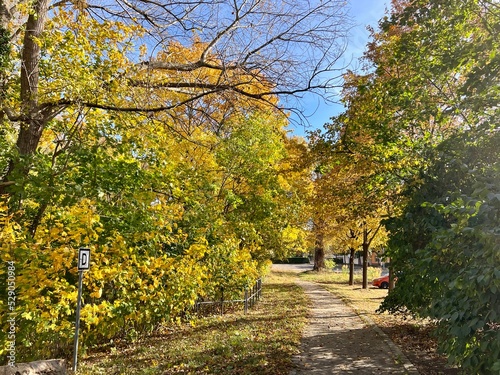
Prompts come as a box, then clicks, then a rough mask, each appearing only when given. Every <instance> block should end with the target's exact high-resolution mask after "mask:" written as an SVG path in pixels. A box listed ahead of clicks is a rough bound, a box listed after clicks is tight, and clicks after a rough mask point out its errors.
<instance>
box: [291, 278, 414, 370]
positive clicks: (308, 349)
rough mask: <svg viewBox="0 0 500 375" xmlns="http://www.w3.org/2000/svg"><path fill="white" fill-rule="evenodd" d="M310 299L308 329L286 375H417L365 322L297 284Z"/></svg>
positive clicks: (329, 297) (323, 294) (335, 301)
mask: <svg viewBox="0 0 500 375" xmlns="http://www.w3.org/2000/svg"><path fill="white" fill-rule="evenodd" d="M297 283H298V284H299V285H300V286H301V287H302V288H304V290H305V292H306V294H307V295H308V296H309V297H310V298H311V301H312V304H313V306H312V311H311V313H310V314H311V317H310V321H309V325H308V326H307V327H306V330H305V332H304V335H303V339H302V343H301V348H300V350H301V353H300V354H299V355H297V356H295V357H294V358H293V363H294V369H293V370H292V371H291V373H290V375H302V374H311V375H314V374H316V375H326V374H356V375H369V374H376V375H386V374H387V375H389V374H390V375H398V374H409V375H418V372H417V370H416V369H415V367H414V366H413V365H412V364H411V363H410V362H409V361H408V359H406V357H405V356H404V354H403V353H402V352H401V351H400V349H399V348H398V347H397V346H396V345H395V344H394V343H393V342H392V341H391V340H390V339H389V338H388V337H387V336H386V335H385V334H384V333H383V332H382V331H381V330H380V329H379V328H378V327H377V326H375V325H374V324H373V322H370V321H369V320H366V318H365V320H362V319H361V318H360V317H359V316H358V315H357V314H356V313H355V312H354V310H352V309H351V308H350V307H348V306H347V305H346V304H344V303H343V302H342V301H341V300H340V299H339V298H337V297H335V296H334V295H333V294H331V293H329V292H328V291H326V290H325V289H323V288H321V287H320V286H319V285H318V284H315V283H311V282H307V281H297Z"/></svg>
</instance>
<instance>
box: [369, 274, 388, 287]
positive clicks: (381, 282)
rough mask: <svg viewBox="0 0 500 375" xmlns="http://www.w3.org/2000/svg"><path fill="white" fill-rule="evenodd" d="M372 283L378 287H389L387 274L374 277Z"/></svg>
mask: <svg viewBox="0 0 500 375" xmlns="http://www.w3.org/2000/svg"><path fill="white" fill-rule="evenodd" d="M372 285H373V286H376V287H379V288H380V289H388V288H389V275H385V276H380V277H377V278H376V279H373V281H372Z"/></svg>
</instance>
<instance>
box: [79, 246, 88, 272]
mask: <svg viewBox="0 0 500 375" xmlns="http://www.w3.org/2000/svg"><path fill="white" fill-rule="evenodd" d="M89 268H90V249H88V248H84V247H82V248H80V249H79V250H78V271H87V270H88V269H89Z"/></svg>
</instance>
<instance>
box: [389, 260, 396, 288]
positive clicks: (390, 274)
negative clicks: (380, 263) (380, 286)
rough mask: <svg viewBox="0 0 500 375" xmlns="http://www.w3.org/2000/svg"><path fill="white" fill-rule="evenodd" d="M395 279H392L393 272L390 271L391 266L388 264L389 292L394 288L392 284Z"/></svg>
mask: <svg viewBox="0 0 500 375" xmlns="http://www.w3.org/2000/svg"><path fill="white" fill-rule="evenodd" d="M395 284H396V283H395V281H394V274H393V272H392V267H391V266H389V292H391V290H393V289H394V285H395Z"/></svg>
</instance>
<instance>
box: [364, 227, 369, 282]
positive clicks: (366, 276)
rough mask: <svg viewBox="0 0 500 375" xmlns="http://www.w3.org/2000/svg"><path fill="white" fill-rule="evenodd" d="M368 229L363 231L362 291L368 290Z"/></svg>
mask: <svg viewBox="0 0 500 375" xmlns="http://www.w3.org/2000/svg"><path fill="white" fill-rule="evenodd" d="M368 234H369V233H368V229H367V228H366V226H365V228H364V229H363V289H368V248H369V247H370V243H369V242H368Z"/></svg>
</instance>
